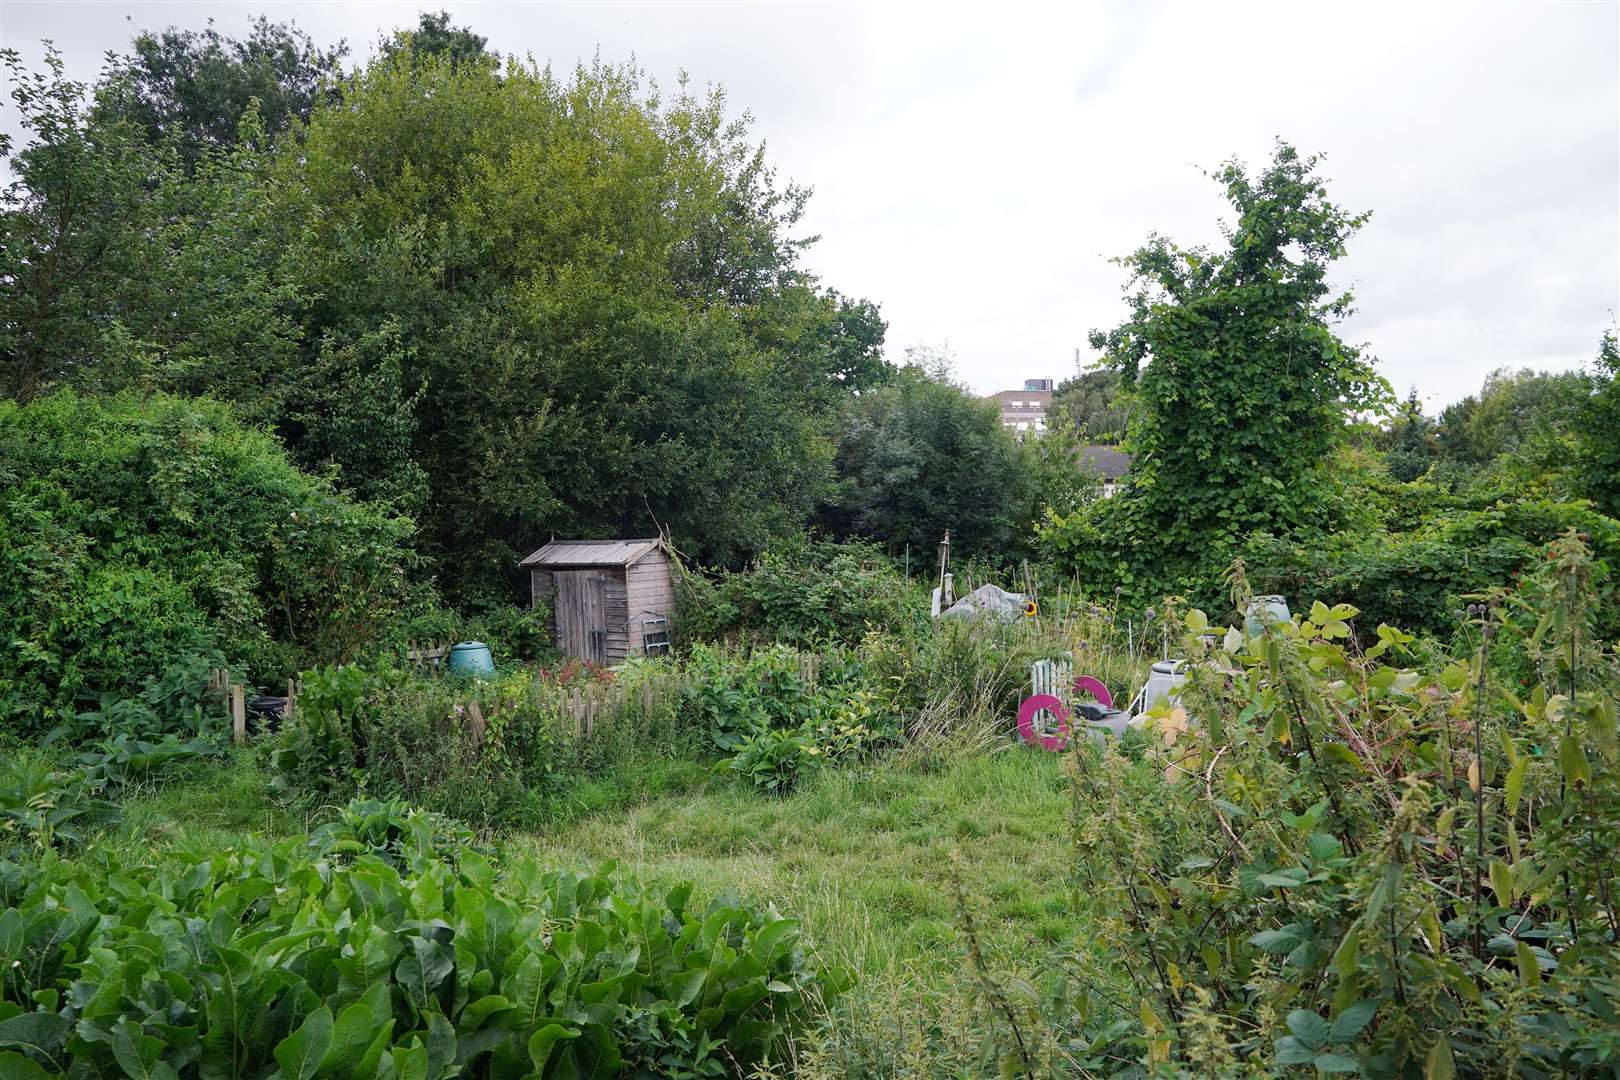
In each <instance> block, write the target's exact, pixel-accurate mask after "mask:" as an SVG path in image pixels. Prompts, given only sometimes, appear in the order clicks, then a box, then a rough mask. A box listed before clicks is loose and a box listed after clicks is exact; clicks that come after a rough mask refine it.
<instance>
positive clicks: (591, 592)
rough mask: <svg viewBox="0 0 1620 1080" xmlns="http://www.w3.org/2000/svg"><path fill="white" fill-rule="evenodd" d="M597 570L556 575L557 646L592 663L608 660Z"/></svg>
mask: <svg viewBox="0 0 1620 1080" xmlns="http://www.w3.org/2000/svg"><path fill="white" fill-rule="evenodd" d="M606 583H607V579H606V578H605V577H603V576H602V572H601V571H600V570H559V571H558V572H557V599H556V604H557V614H556V623H557V647H558V648H559V649H560V650H561V651H562V652H563V653H564V654H566V655H568V656H578V657H580V658H582V659H585V660H589V661H591V662H592V663H594V664H600V663H603V662H604V661H605V660H606V659H607V617H606V613H605V610H604V609H605V607H606V605H605V604H604V603H603V599H602V592H603V586H604V585H605V584H606Z"/></svg>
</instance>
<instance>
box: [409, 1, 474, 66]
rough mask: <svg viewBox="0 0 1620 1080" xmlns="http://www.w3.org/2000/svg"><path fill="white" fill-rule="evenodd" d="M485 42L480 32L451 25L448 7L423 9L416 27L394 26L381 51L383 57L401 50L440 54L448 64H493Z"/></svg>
mask: <svg viewBox="0 0 1620 1080" xmlns="http://www.w3.org/2000/svg"><path fill="white" fill-rule="evenodd" d="M488 42H489V39H488V38H486V37H484V35H482V34H475V33H473V32H472V31H471V30H469V29H468V28H467V27H465V26H452V25H451V24H450V13H449V12H448V11H438V12H428V11H424V12H422V15H421V17H420V18H419V19H418V20H417V23H416V29H414V30H396V31H395V32H394V35H393V36H392V37H390V38H389V39H388V40H387V41H384V42H383V44H382V54H383V57H384V58H385V59H387V60H392V59H394V58H395V57H396V56H397V55H398V54H399V53H401V52H409V53H414V54H415V55H417V56H440V57H444V58H445V59H447V60H448V61H449V62H450V65H451V66H452V67H459V66H460V65H462V64H465V63H467V62H469V61H472V62H475V63H478V64H481V65H482V64H493V63H495V62H496V61H497V60H498V57H497V55H496V54H495V53H493V52H491V51H489V50H488V49H487V48H485V46H486V45H487V44H488Z"/></svg>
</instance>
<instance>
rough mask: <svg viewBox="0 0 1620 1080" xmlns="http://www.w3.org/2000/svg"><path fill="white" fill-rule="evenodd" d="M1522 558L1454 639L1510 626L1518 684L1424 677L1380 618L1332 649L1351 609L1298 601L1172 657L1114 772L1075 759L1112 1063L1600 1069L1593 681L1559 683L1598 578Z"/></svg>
mask: <svg viewBox="0 0 1620 1080" xmlns="http://www.w3.org/2000/svg"><path fill="white" fill-rule="evenodd" d="M1548 556H1550V557H1544V558H1543V564H1544V565H1545V567H1546V568H1547V569H1546V570H1544V571H1542V572H1541V573H1538V574H1537V575H1536V579H1535V580H1534V581H1533V582H1532V583H1531V584H1530V585H1529V586H1528V587H1527V590H1526V593H1525V594H1524V595H1523V596H1522V597H1519V598H1518V599H1517V600H1515V601H1514V603H1513V605H1512V606H1511V607H1500V608H1493V609H1491V610H1490V611H1489V612H1488V613H1487V615H1486V616H1485V617H1484V618H1478V617H1476V618H1475V625H1474V628H1473V633H1474V638H1475V642H1476V645H1477V644H1478V643H1479V641H1480V637H1481V635H1483V636H1486V637H1488V636H1490V635H1491V634H1492V633H1493V632H1495V631H1496V630H1497V629H1498V627H1499V626H1500V625H1502V620H1504V619H1506V620H1508V621H1509V623H1511V622H1514V621H1521V620H1523V619H1524V618H1525V615H1526V614H1528V616H1529V619H1528V622H1529V627H1531V628H1533V629H1525V630H1524V637H1523V639H1522V640H1524V641H1525V643H1526V647H1527V649H1528V650H1529V651H1530V653H1531V654H1532V660H1533V663H1534V664H1535V666H1536V667H1537V668H1538V669H1539V670H1541V671H1542V672H1543V673H1544V676H1545V677H1546V678H1547V680H1548V681H1547V682H1546V683H1545V684H1544V685H1542V686H1540V687H1538V688H1537V689H1535V690H1534V692H1532V693H1529V694H1520V693H1516V692H1515V691H1516V690H1517V689H1519V688H1518V687H1513V688H1508V687H1502V686H1499V685H1496V684H1495V681H1494V680H1493V678H1492V677H1491V674H1490V672H1489V670H1488V669H1487V670H1482V664H1483V663H1484V660H1483V657H1484V656H1485V655H1486V654H1487V651H1488V650H1487V649H1485V648H1483V647H1480V648H1477V649H1476V650H1475V651H1474V653H1473V655H1472V656H1470V657H1465V658H1464V659H1459V660H1456V661H1451V662H1448V663H1445V664H1444V665H1443V666H1440V665H1436V666H1435V667H1433V668H1429V669H1417V668H1411V667H1405V666H1402V665H1403V664H1405V663H1407V662H1409V661H1410V660H1411V659H1412V654H1410V653H1408V652H1407V651H1406V650H1407V647H1408V645H1409V644H1410V642H1411V640H1412V639H1411V637H1410V636H1409V635H1405V634H1402V633H1400V632H1398V631H1396V630H1393V629H1392V628H1390V627H1387V626H1380V627H1379V628H1378V630H1377V633H1376V635H1365V636H1366V637H1367V640H1368V641H1369V642H1371V644H1370V645H1369V646H1368V647H1367V648H1366V649H1365V651H1362V650H1359V649H1355V648H1352V647H1349V646H1348V644H1347V643H1348V641H1349V639H1350V638H1351V635H1352V626H1351V620H1352V619H1354V617H1355V616H1356V615H1357V612H1356V610H1355V609H1354V608H1353V607H1351V606H1349V605H1340V606H1338V607H1334V608H1328V607H1326V606H1325V605H1322V604H1316V605H1313V607H1312V608H1311V610H1310V613H1309V614H1308V615H1307V616H1306V617H1304V618H1303V619H1301V620H1300V621H1299V622H1298V623H1297V624H1287V623H1280V624H1276V625H1274V626H1272V627H1270V628H1268V629H1266V630H1264V631H1262V632H1260V634H1258V635H1256V636H1253V637H1249V636H1246V635H1245V634H1244V633H1243V632H1240V631H1238V630H1235V629H1234V630H1231V631H1229V632H1228V633H1227V634H1226V635H1225V639H1224V645H1223V646H1221V647H1217V648H1213V649H1207V650H1203V651H1201V652H1198V653H1194V655H1197V656H1198V657H1199V658H1198V659H1197V661H1196V662H1195V663H1194V665H1193V667H1192V670H1191V674H1190V676H1189V683H1188V686H1189V689H1188V690H1187V692H1186V695H1185V697H1184V698H1183V703H1184V705H1185V711H1183V710H1182V709H1180V708H1175V709H1171V708H1163V709H1161V710H1159V712H1160V714H1161V715H1159V716H1158V717H1157V718H1156V731H1155V732H1154V734H1153V737H1152V738H1153V743H1154V744H1155V747H1156V748H1155V749H1154V750H1153V752H1152V753H1150V754H1149V755H1147V756H1146V757H1145V758H1144V759H1143V761H1141V762H1140V763H1132V762H1131V761H1129V760H1128V759H1126V758H1125V757H1123V756H1121V755H1118V754H1114V753H1109V754H1106V755H1104V756H1103V757H1102V758H1101V759H1100V760H1099V759H1091V758H1088V757H1087V756H1086V755H1087V754H1088V750H1087V749H1082V750H1081V751H1079V753H1080V754H1081V755H1082V757H1081V758H1080V759H1078V760H1077V761H1076V762H1075V765H1076V767H1077V771H1076V797H1077V802H1076V829H1077V835H1076V853H1077V857H1078V859H1079V863H1080V866H1081V870H1082V875H1083V877H1084V879H1085V881H1086V882H1087V887H1088V888H1089V889H1090V890H1091V891H1092V893H1093V895H1094V896H1095V898H1096V899H1097V901H1098V903H1099V905H1100V911H1101V912H1103V922H1102V923H1101V925H1100V926H1099V927H1098V932H1099V935H1100V936H1101V937H1103V938H1105V939H1106V940H1108V941H1110V942H1112V943H1114V944H1115V945H1117V947H1118V948H1119V949H1120V950H1122V953H1121V955H1124V956H1128V957H1131V958H1132V960H1131V961H1130V964H1129V967H1130V968H1131V969H1132V970H1133V972H1134V975H1135V985H1136V986H1137V988H1138V989H1139V990H1140V1001H1133V1002H1131V1003H1130V1005H1131V1011H1132V1012H1133V1013H1134V1014H1135V1015H1136V1017H1137V1022H1136V1023H1135V1024H1133V1026H1134V1028H1135V1035H1134V1039H1133V1042H1134V1045H1133V1046H1132V1048H1131V1050H1130V1051H1129V1053H1131V1056H1137V1055H1140V1056H1144V1057H1145V1058H1146V1059H1147V1062H1148V1064H1149V1065H1150V1067H1156V1068H1158V1069H1160V1070H1161V1074H1164V1075H1187V1076H1191V1075H1200V1076H1203V1075H1228V1074H1230V1075H1239V1074H1241V1073H1242V1072H1243V1071H1244V1070H1245V1069H1247V1068H1251V1067H1252V1065H1253V1062H1254V1059H1256V1058H1258V1057H1262V1056H1264V1057H1267V1058H1269V1059H1270V1060H1271V1061H1272V1062H1273V1063H1274V1065H1275V1067H1276V1068H1277V1069H1278V1070H1279V1071H1280V1070H1285V1069H1290V1068H1296V1067H1301V1066H1306V1067H1314V1068H1315V1069H1316V1070H1318V1071H1322V1072H1357V1071H1359V1072H1360V1073H1362V1074H1363V1075H1367V1076H1373V1077H1393V1076H1408V1075H1427V1076H1437V1075H1444V1076H1450V1075H1486V1074H1498V1073H1500V1074H1503V1075H1532V1076H1534V1075H1558V1076H1597V1075H1609V1074H1610V1073H1611V1072H1612V1066H1613V1053H1614V1048H1615V1044H1614V1015H1615V1010H1616V1008H1617V1005H1620V981H1617V979H1616V974H1615V973H1616V972H1617V971H1620V945H1617V944H1616V934H1617V933H1620V906H1617V898H1616V895H1615V891H1614V890H1615V882H1614V881H1613V877H1614V864H1613V861H1612V859H1608V858H1607V853H1609V852H1612V850H1613V849H1614V847H1615V845H1616V844H1617V843H1620V831H1617V823H1620V768H1617V765H1620V760H1617V743H1616V734H1615V705H1614V701H1613V699H1612V698H1611V697H1610V696H1609V695H1608V694H1607V693H1605V692H1604V690H1603V689H1602V686H1612V685H1614V680H1615V675H1616V673H1615V672H1614V671H1613V670H1607V669H1605V670H1601V671H1600V672H1599V674H1600V675H1601V676H1602V679H1601V680H1595V679H1593V678H1592V677H1591V675H1590V673H1589V672H1587V671H1585V670H1581V668H1582V665H1583V664H1584V663H1585V659H1584V658H1587V657H1590V656H1591V655H1592V650H1591V649H1590V648H1589V647H1588V646H1589V644H1590V642H1591V631H1592V626H1593V623H1594V614H1595V612H1594V608H1593V599H1594V597H1596V596H1597V595H1598V594H1597V587H1598V586H1599V584H1600V583H1601V582H1600V579H1601V577H1602V569H1601V567H1598V566H1594V565H1593V563H1592V562H1591V558H1590V552H1589V551H1588V550H1587V549H1586V548H1585V546H1584V545H1583V544H1582V543H1581V541H1580V540H1578V539H1576V538H1573V537H1570V538H1566V539H1564V540H1560V541H1559V542H1558V543H1556V544H1555V545H1553V546H1552V548H1551V550H1550V551H1549V552H1548ZM1241 589H1242V587H1241V581H1240V584H1239V592H1240V597H1241ZM1480 610H1482V611H1483V610H1485V609H1483V608H1481V609H1480ZM1206 625H1207V624H1206V622H1205V620H1204V619H1203V616H1202V614H1201V613H1199V612H1196V611H1195V612H1193V613H1191V614H1189V615H1188V621H1187V626H1188V629H1189V631H1191V632H1192V633H1193V634H1194V635H1198V634H1201V632H1202V631H1203V630H1204V629H1205V628H1206ZM1521 629H1523V628H1521ZM1201 640H1203V639H1202V638H1201V637H1197V636H1194V637H1191V638H1189V642H1188V647H1189V649H1194V650H1197V649H1199V648H1200V646H1199V645H1198V644H1197V643H1198V642H1200V641H1201ZM1583 642H1584V643H1586V644H1583ZM1571 650H1573V652H1571ZM1572 655H1573V656H1575V657H1577V658H1579V659H1578V662H1577V664H1576V666H1575V667H1571V666H1570V665H1569V664H1568V663H1565V662H1563V661H1560V660H1559V659H1558V658H1560V657H1564V658H1567V657H1569V656H1572ZM1136 958H1140V964H1138V963H1137V961H1136ZM1105 962H1106V961H1105ZM1091 974H1097V973H1096V972H1095V971H1093V972H1091ZM1119 1049H1120V1051H1121V1052H1127V1051H1125V1050H1124V1048H1119Z"/></svg>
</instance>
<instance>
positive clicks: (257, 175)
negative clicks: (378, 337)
mask: <svg viewBox="0 0 1620 1080" xmlns="http://www.w3.org/2000/svg"><path fill="white" fill-rule="evenodd" d="M4 59H5V63H6V65H7V67H8V68H9V69H10V71H9V73H10V76H11V79H10V81H11V84H12V90H11V96H12V100H13V103H14V104H15V106H16V108H17V113H18V116H19V117H20V119H21V124H22V127H23V130H24V133H25V140H26V142H25V145H24V147H23V148H22V149H21V150H20V151H19V152H18V153H16V154H15V155H14V156H13V157H12V158H11V160H10V164H11V167H12V171H13V172H14V174H15V176H16V179H15V180H14V181H13V182H12V183H11V184H10V185H9V186H8V187H7V189H6V191H5V194H4V198H3V200H0V281H3V282H4V284H5V286H6V287H5V288H4V289H0V361H3V363H0V393H4V394H5V395H6V396H8V397H12V398H14V399H16V400H18V401H23V402H27V401H29V400H31V399H32V398H33V397H34V396H36V395H37V394H38V393H40V392H41V391H42V390H45V389H49V388H50V387H53V386H58V385H75V386H78V387H80V388H81V389H87V390H111V389H117V388H119V387H122V386H138V387H141V388H143V389H148V390H150V389H154V388H160V389H169V390H173V391H177V392H183V393H196V392H210V393H214V394H217V395H219V396H222V397H230V398H234V399H237V400H241V401H244V402H251V403H252V415H254V416H256V417H258V418H261V419H262V418H268V417H270V416H273V415H274V414H275V404H274V403H275V402H276V401H277V400H279V387H280V383H281V380H282V377H283V374H284V372H285V371H286V369H287V368H288V367H289V366H291V365H293V364H294V363H295V362H296V350H295V347H294V346H295V344H296V340H297V338H298V336H299V330H298V327H297V322H296V316H297V315H298V313H299V312H300V311H301V309H302V307H303V305H302V302H301V299H300V292H299V287H298V284H297V282H296V280H295V279H293V278H291V277H289V276H287V275H285V274H283V273H282V272H280V269H279V267H278V266H277V263H278V262H279V261H280V259H281V258H282V257H283V254H284V253H285V251H286V250H287V245H286V243H285V240H284V237H283V236H282V235H281V232H280V230H279V228H278V227H276V225H275V222H274V219H273V217H272V206H271V202H270V198H269V193H268V189H267V165H268V160H269V159H268V156H267V151H266V150H265V149H264V148H263V146H262V141H263V140H262V136H263V129H262V127H260V126H259V124H258V117H257V113H255V112H253V111H252V110H249V112H248V113H247V114H246V115H245V116H244V117H243V122H242V127H243V130H244V131H246V132H248V133H249V135H250V137H249V138H248V139H247V140H246V141H245V142H243V143H241V144H239V145H237V146H234V147H231V148H229V149H223V150H221V149H207V150H205V151H204V152H203V154H202V156H201V158H199V159H198V160H197V161H196V162H194V163H193V164H192V165H191V166H190V167H187V166H186V165H185V164H184V163H183V162H182V161H181V160H180V158H179V155H178V153H177V151H176V149H175V147H174V146H173V144H172V143H171V142H168V141H165V142H163V143H160V144H157V145H153V144H152V143H150V142H149V141H148V140H147V139H146V138H145V136H144V133H143V132H142V130H141V129H140V128H139V126H138V125H136V124H135V123H134V122H133V121H132V120H131V119H130V117H129V116H128V115H127V114H125V113H124V112H123V111H122V110H120V109H113V108H104V107H103V106H105V105H106V103H107V102H108V101H109V100H110V99H112V98H115V97H117V96H118V95H121V94H123V93H125V90H126V88H125V87H124V85H123V83H122V82H121V81H119V80H118V79H112V80H109V81H108V82H106V83H104V84H103V85H102V86H101V87H100V88H98V90H97V91H96V92H95V93H94V94H92V93H91V92H90V90H89V89H88V88H86V87H85V86H83V85H82V84H79V83H76V82H73V81H72V80H69V79H67V78H66V77H65V76H64V75H63V72H62V64H61V60H60V58H59V57H58V56H57V55H56V54H55V53H54V52H47V55H46V70H45V71H44V72H30V71H28V70H26V69H25V68H24V67H23V66H22V63H21V61H20V59H19V57H18V56H17V54H16V53H15V52H7V53H5V54H4Z"/></svg>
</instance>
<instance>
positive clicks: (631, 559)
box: [518, 536, 668, 566]
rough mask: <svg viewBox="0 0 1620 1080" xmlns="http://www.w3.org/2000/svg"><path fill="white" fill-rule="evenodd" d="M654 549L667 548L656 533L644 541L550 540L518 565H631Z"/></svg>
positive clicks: (661, 549)
mask: <svg viewBox="0 0 1620 1080" xmlns="http://www.w3.org/2000/svg"><path fill="white" fill-rule="evenodd" d="M655 551H665V552H667V551H668V549H667V548H665V547H664V542H663V541H662V540H660V539H659V538H658V537H656V536H654V537H652V538H650V539H647V540H553V541H552V542H551V543H549V544H547V545H546V546H545V547H543V548H541V549H540V550H539V551H537V552H535V553H534V554H533V555H530V556H529V557H528V558H527V559H524V560H523V561H522V562H520V563H518V565H519V566H631V565H633V564H635V563H638V562H640V561H641V560H642V559H644V558H646V557H647V556H648V555H651V554H652V553H653V552H655Z"/></svg>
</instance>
